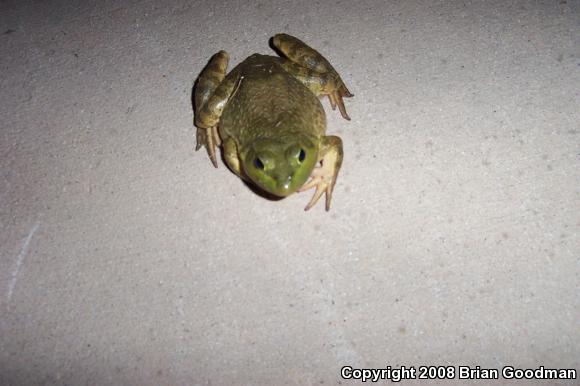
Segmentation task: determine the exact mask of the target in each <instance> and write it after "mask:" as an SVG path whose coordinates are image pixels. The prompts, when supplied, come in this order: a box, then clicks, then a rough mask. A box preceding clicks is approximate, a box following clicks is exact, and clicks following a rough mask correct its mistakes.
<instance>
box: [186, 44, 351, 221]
mask: <svg viewBox="0 0 580 386" xmlns="http://www.w3.org/2000/svg"><path fill="white" fill-rule="evenodd" d="M272 45H273V46H274V48H275V50H276V51H277V52H278V53H279V54H280V57H276V56H269V55H260V54H254V55H252V56H250V57H248V58H247V59H246V60H244V61H243V62H242V63H240V64H238V65H237V66H236V67H235V68H234V69H233V70H231V71H230V72H229V73H227V66H228V62H229V56H228V54H227V53H226V52H225V51H220V52H218V53H217V54H215V55H214V56H213V57H212V58H211V60H210V61H209V63H208V64H207V66H206V67H205V68H204V69H203V71H202V72H201V74H200V76H199V78H198V80H197V85H196V88H195V96H194V99H195V101H194V102H195V126H197V147H196V150H199V149H200V148H201V147H202V146H204V147H205V148H206V150H207V152H208V155H209V158H210V159H211V162H212V163H213V165H214V166H215V167H217V165H218V164H217V159H216V147H217V146H221V147H222V151H223V156H224V159H225V161H226V163H227V165H228V167H229V168H230V169H231V170H232V171H233V172H234V173H235V174H237V175H238V176H239V177H240V178H242V179H244V180H246V181H247V182H248V183H250V184H253V185H255V186H257V187H258V188H259V189H261V190H263V191H265V192H267V193H270V194H272V195H274V196H277V197H286V196H288V195H290V194H292V193H294V192H302V191H305V190H308V189H311V188H316V190H315V193H314V195H313V197H312V199H311V200H310V202H309V203H308V205H307V206H306V208H305V210H309V209H310V208H312V206H314V205H315V204H316V203H317V202H318V200H319V199H320V197H321V196H322V195H323V194H326V210H327V211H328V210H329V209H330V201H331V199H332V191H333V189H334V185H335V183H336V177H337V175H338V171H339V170H340V166H341V164H342V158H343V151H342V140H341V139H340V137H337V136H332V135H331V136H327V135H325V134H326V115H325V113H324V109H323V108H322V105H321V103H320V100H319V97H323V96H328V98H329V100H330V105H331V107H332V109H333V110H335V109H336V107H337V106H338V108H339V111H340V113H341V114H342V116H343V117H344V118H345V119H347V120H350V118H349V116H348V114H347V113H346V109H345V106H344V102H343V97H352V96H353V94H351V93H350V91H348V89H347V88H346V86H345V84H344V82H343V81H342V79H341V78H340V76H339V75H338V73H337V72H336V70H335V69H334V68H333V67H332V65H331V64H330V63H329V62H328V61H327V60H326V59H325V58H324V57H323V56H322V55H321V54H320V53H318V52H317V51H316V50H314V49H313V48H311V47H309V46H308V45H306V44H305V43H304V42H302V41H301V40H299V39H297V38H295V37H293V36H290V35H287V34H278V35H276V36H274V37H273V38H272Z"/></svg>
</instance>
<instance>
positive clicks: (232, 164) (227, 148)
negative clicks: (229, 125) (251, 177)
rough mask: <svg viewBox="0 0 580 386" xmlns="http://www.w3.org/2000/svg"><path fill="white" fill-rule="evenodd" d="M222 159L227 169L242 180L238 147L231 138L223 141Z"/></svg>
mask: <svg viewBox="0 0 580 386" xmlns="http://www.w3.org/2000/svg"><path fill="white" fill-rule="evenodd" d="M223 145H224V157H225V159H226V163H227V164H228V166H229V168H230V169H232V171H233V172H234V173H236V174H237V175H238V177H240V178H244V176H243V174H242V168H241V165H240V158H239V156H238V146H237V145H236V142H235V141H234V139H233V138H232V137H228V138H227V139H226V140H224V143H223Z"/></svg>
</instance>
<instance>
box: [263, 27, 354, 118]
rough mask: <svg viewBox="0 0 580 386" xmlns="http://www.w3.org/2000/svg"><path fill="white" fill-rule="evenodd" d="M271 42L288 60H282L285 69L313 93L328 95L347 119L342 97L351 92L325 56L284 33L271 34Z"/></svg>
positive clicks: (333, 107)
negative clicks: (272, 35)
mask: <svg viewBox="0 0 580 386" xmlns="http://www.w3.org/2000/svg"><path fill="white" fill-rule="evenodd" d="M272 44H273V45H274V47H276V48H277V49H278V50H279V51H280V53H282V54H283V55H284V56H285V57H286V58H288V59H289V60H290V62H288V61H285V62H283V63H282V66H283V67H284V68H285V69H286V71H288V72H289V73H291V74H292V75H294V76H295V77H296V78H298V79H300V80H301V81H302V82H303V83H304V84H305V85H306V86H307V87H308V88H309V89H310V90H311V91H312V92H314V93H315V94H316V95H319V96H320V95H327V96H328V99H329V100H330V105H331V107H332V109H333V110H335V109H336V106H338V109H339V110H340V113H341V115H342V116H343V117H344V118H345V119H347V120H350V117H349V116H348V114H347V113H346V108H345V107H344V102H343V100H342V98H343V97H346V98H350V97H352V96H354V95H353V94H351V92H350V91H348V88H346V85H345V84H344V82H343V81H342V79H341V78H340V75H338V73H337V72H336V70H335V69H334V67H332V65H331V64H330V63H329V62H328V60H326V58H324V56H322V55H321V54H320V53H319V52H318V51H316V50H315V49H313V48H311V47H309V46H308V45H307V44H306V43H304V42H303V41H301V40H299V39H297V38H295V37H294V36H290V35H287V34H278V35H276V36H274V37H273V38H272Z"/></svg>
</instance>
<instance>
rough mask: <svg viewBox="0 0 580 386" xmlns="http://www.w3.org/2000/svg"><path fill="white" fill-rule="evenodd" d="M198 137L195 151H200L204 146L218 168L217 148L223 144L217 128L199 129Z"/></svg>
mask: <svg viewBox="0 0 580 386" xmlns="http://www.w3.org/2000/svg"><path fill="white" fill-rule="evenodd" d="M196 137H197V145H196V146H195V151H198V150H199V149H201V147H202V146H204V147H205V149H206V150H207V154H208V156H209V159H210V160H211V163H212V164H213V166H215V167H216V168H217V167H218V163H217V157H216V147H217V146H219V145H220V144H221V139H220V136H219V134H218V131H217V126H213V127H210V128H209V129H204V128H201V127H198V128H197V135H196Z"/></svg>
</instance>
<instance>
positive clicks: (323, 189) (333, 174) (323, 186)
mask: <svg viewBox="0 0 580 386" xmlns="http://www.w3.org/2000/svg"><path fill="white" fill-rule="evenodd" d="M319 157H320V161H321V165H320V166H319V167H317V168H316V169H314V171H313V172H312V176H311V177H312V178H311V179H310V181H308V182H307V183H306V184H305V185H304V186H302V187H301V188H300V189H299V191H301V192H302V191H305V190H308V189H310V188H313V187H316V191H315V192H314V196H312V199H311V200H310V202H309V203H308V205H307V206H306V208H305V210H308V209H310V208H312V207H313V206H314V205H315V204H316V203H317V202H318V200H319V199H320V197H321V196H322V194H323V193H326V210H327V211H328V210H330V202H331V200H332V192H333V190H334V185H335V184H336V178H337V177H338V172H339V170H340V166H341V165H342V157H343V152H342V140H341V139H340V137H337V136H328V137H322V141H321V143H320V150H319Z"/></svg>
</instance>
